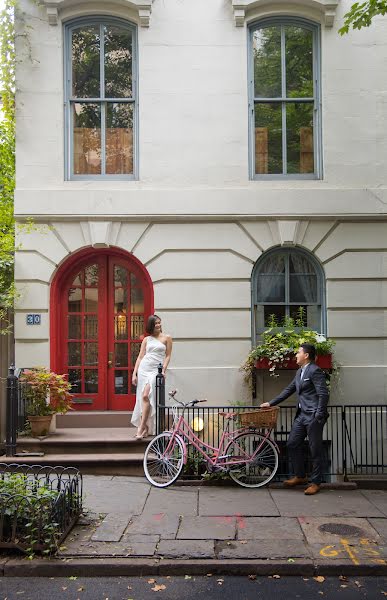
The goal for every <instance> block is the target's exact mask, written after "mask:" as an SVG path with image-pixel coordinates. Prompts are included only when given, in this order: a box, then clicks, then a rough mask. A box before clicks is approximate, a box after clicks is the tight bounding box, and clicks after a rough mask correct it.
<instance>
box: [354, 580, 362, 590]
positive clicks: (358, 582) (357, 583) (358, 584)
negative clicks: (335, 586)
mask: <svg viewBox="0 0 387 600" xmlns="http://www.w3.org/2000/svg"><path fill="white" fill-rule="evenodd" d="M355 585H357V587H358V588H361V587H363V586H362V584H361V583H360V581H355Z"/></svg>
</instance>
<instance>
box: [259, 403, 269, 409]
mask: <svg viewBox="0 0 387 600" xmlns="http://www.w3.org/2000/svg"><path fill="white" fill-rule="evenodd" d="M259 408H271V404H270V402H264V403H263V404H260V406H259Z"/></svg>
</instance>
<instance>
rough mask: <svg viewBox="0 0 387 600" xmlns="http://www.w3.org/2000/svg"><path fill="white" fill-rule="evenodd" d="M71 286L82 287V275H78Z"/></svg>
mask: <svg viewBox="0 0 387 600" xmlns="http://www.w3.org/2000/svg"><path fill="white" fill-rule="evenodd" d="M73 285H82V273H78V275H77V276H76V277H75V279H74V281H73Z"/></svg>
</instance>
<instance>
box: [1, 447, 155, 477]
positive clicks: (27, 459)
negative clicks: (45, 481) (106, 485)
mask: <svg viewBox="0 0 387 600" xmlns="http://www.w3.org/2000/svg"><path fill="white" fill-rule="evenodd" d="M0 462H2V463H6V464H11V463H13V464H14V463H16V464H27V465H43V466H48V465H49V466H57V465H61V466H65V467H76V468H78V469H79V470H80V472H81V473H82V474H84V475H131V476H142V475H144V469H143V464H142V463H143V453H132V454H128V453H126V454H108V453H107V454H98V455H96V454H80V455H78V456H75V455H73V454H59V453H58V454H46V455H45V456H12V457H8V458H7V457H5V456H0Z"/></svg>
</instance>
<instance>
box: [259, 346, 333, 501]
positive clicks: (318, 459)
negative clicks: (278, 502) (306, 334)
mask: <svg viewBox="0 0 387 600" xmlns="http://www.w3.org/2000/svg"><path fill="white" fill-rule="evenodd" d="M296 358H297V364H298V366H299V367H300V368H299V369H298V371H297V373H296V376H295V378H294V379H293V381H292V382H291V383H290V384H289V385H288V386H287V387H286V388H285V389H284V390H283V391H282V392H281V393H280V394H279V395H278V396H277V397H276V398H274V399H273V400H271V401H270V402H264V403H263V404H261V408H269V407H270V406H275V405H276V404H279V403H280V402H282V401H283V400H286V398H289V396H291V395H292V394H294V392H297V396H298V410H297V414H296V418H295V419H294V423H293V426H292V429H291V431H290V435H289V439H288V443H287V448H288V453H289V457H290V459H291V462H292V465H293V472H294V476H293V477H291V478H290V479H287V480H286V481H284V486H285V487H294V486H296V485H300V484H305V483H307V481H308V480H307V478H306V476H305V467H304V457H303V452H302V446H303V443H304V440H305V438H306V436H308V441H309V448H310V454H311V457H312V464H313V470H312V474H311V478H310V481H311V483H310V484H309V485H308V487H307V488H306V490H305V492H304V493H305V494H306V495H308V496H311V495H313V494H317V492H318V491H319V490H320V484H321V479H322V449H323V445H322V432H323V429H324V425H325V423H326V420H327V418H328V416H329V415H328V411H327V404H328V401H329V392H328V388H327V384H326V381H325V375H324V371H322V370H321V369H320V367H318V366H317V365H316V363H315V362H314V360H315V358H316V348H315V347H314V346H313V345H312V344H301V346H300V348H299V350H298V352H297V354H296Z"/></svg>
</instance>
